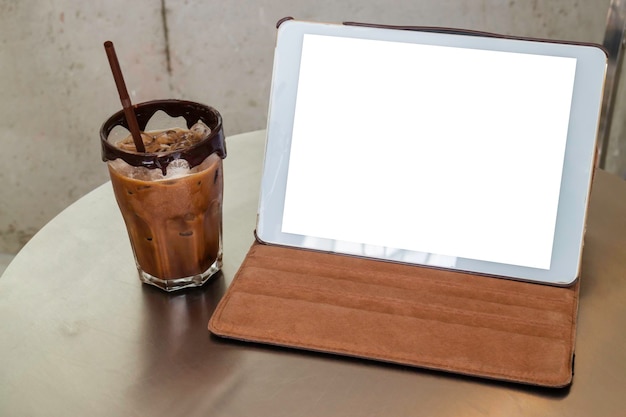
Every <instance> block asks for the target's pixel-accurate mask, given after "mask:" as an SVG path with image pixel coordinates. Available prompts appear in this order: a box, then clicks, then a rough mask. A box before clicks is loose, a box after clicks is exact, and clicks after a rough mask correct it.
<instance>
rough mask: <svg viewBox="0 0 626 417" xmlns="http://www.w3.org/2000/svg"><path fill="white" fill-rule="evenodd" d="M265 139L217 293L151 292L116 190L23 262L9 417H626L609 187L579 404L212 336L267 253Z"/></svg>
mask: <svg viewBox="0 0 626 417" xmlns="http://www.w3.org/2000/svg"><path fill="white" fill-rule="evenodd" d="M264 137H265V132H264V131H258V132H251V133H247V134H242V135H237V136H233V137H229V138H228V139H227V146H228V158H226V160H225V167H224V172H225V195H224V267H223V273H221V274H220V275H219V276H218V277H217V278H216V279H214V280H212V281H211V282H209V283H208V284H207V285H206V286H204V287H202V288H199V289H193V290H185V291H183V292H179V293H173V294H168V293H165V292H163V291H161V290H159V289H156V288H153V287H150V286H147V285H143V284H141V283H140V281H139V279H138V277H137V271H136V269H135V266H134V261H133V257H132V253H131V249H130V244H129V241H128V237H127V235H126V230H125V227H124V224H123V221H122V217H121V215H120V213H119V210H118V208H117V205H116V203H115V199H114V197H113V191H112V188H111V184H110V183H106V184H104V185H102V186H100V187H99V188H97V189H95V190H94V191H92V192H91V193H89V194H87V195H86V196H85V197H83V198H81V199H80V200H79V201H77V202H76V203H74V204H73V205H71V206H70V207H68V208H67V209H65V210H64V211H63V212H62V213H61V214H59V215H58V216H57V217H56V218H55V219H54V220H52V221H51V222H50V223H48V224H47V225H46V226H45V227H44V228H43V229H42V230H41V231H40V232H39V233H38V234H37V235H36V236H35V237H34V238H33V239H32V240H31V241H30V242H29V243H28V244H27V245H26V246H25V247H24V248H23V249H22V251H21V252H20V253H19V254H18V255H17V256H16V257H15V259H14V260H13V262H12V263H11V264H10V265H9V266H8V268H7V270H6V271H5V273H4V275H3V276H2V278H0V332H1V336H0V415H6V416H92V417H95V416H168V417H169V416H245V415H255V416H273V417H278V416H300V415H302V416H305V415H310V416H344V415H345V416H364V415H365V416H401V415H428V416H458V415H463V416H491V415H493V416H509V417H512V416H544V415H550V416H567V417H575V416H581V417H582V416H584V417H587V416H618V415H624V413H625V412H626V395H624V393H625V389H626V332H625V331H624V326H625V325H626V183H625V182H624V181H622V180H621V179H619V178H618V177H616V176H613V175H610V174H608V173H606V172H603V171H597V173H596V175H595V179H594V185H593V190H592V197H591V204H590V210H589V217H588V228H587V234H586V243H585V248H584V256H583V265H582V268H583V269H582V271H583V272H582V281H581V298H580V309H579V321H578V332H577V342H576V363H575V376H574V382H573V384H572V385H571V386H570V387H568V388H565V389H559V390H554V389H541V388H534V387H528V386H523V385H515V384H508V383H499V382H494V381H487V380H482V379H478V378H471V377H461V376H457V375H453V374H447V373H441V372H434V371H425V370H421V369H415V368H409V367H403V366H396V365H389V364H383V363H378V362H373V361H366V360H358V359H350V358H344V357H336V356H333V355H325V354H316V353H311V352H304V351H297V350H290V349H281V348H276V347H269V346H264V345H257V344H248V343H242V342H234V341H227V340H222V339H219V338H217V337H215V336H213V335H211V334H210V333H209V332H208V330H207V322H208V320H209V318H210V316H211V313H212V312H213V310H214V308H215V306H216V304H217V303H218V301H219V300H220V297H221V296H222V295H223V294H224V291H225V290H226V288H227V286H228V284H229V283H230V281H231V279H232V277H233V275H234V274H235V272H236V271H237V268H238V267H239V265H240V263H241V261H242V260H243V258H244V257H245V254H246V252H247V250H248V248H249V246H250V244H251V243H252V242H253V239H254V236H253V230H254V226H255V219H256V209H257V200H258V190H259V184H260V177H261V167H262V162H263V149H264ZM101 169H103V170H104V169H105V167H104V164H103V165H102V167H101Z"/></svg>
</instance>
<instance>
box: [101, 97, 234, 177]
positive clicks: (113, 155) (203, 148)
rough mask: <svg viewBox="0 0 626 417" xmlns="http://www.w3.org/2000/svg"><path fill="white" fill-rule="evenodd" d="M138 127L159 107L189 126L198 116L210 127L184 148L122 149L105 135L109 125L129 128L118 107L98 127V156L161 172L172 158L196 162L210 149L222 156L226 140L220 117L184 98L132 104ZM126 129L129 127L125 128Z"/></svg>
mask: <svg viewBox="0 0 626 417" xmlns="http://www.w3.org/2000/svg"><path fill="white" fill-rule="evenodd" d="M133 109H134V112H135V115H136V117H137V123H138V125H139V129H140V130H141V131H144V130H145V128H146V125H147V124H148V121H149V120H150V118H151V117H152V116H153V115H154V114H155V113H156V112H157V111H159V110H162V111H164V112H165V113H167V114H168V115H169V116H170V117H173V118H176V117H183V118H184V119H185V121H186V123H187V128H188V129H190V128H191V127H192V126H193V125H194V124H195V123H196V122H197V121H198V120H201V121H202V122H203V123H204V124H206V125H207V126H208V127H209V128H210V129H211V133H210V134H209V136H208V137H207V138H206V139H204V140H202V141H200V142H199V143H196V144H194V145H192V146H190V147H188V148H185V149H180V150H175V151H173V152H169V153H147V152H146V153H141V152H127V151H124V150H122V149H120V148H118V147H117V146H115V144H114V143H111V142H109V140H108V137H109V134H110V133H111V131H112V130H113V128H115V127H116V126H122V127H125V128H126V129H129V126H128V123H127V121H126V118H125V117H124V111H123V110H120V111H119V112H117V113H115V114H114V115H113V116H111V117H110V118H109V119H108V120H107V121H105V122H104V124H103V125H102V127H101V129H100V143H101V145H102V160H103V161H113V160H115V159H118V158H121V159H123V160H124V161H126V163H128V164H129V165H132V166H136V167H145V168H148V169H154V168H159V169H160V170H161V172H162V173H163V175H165V174H166V172H167V166H168V165H169V164H170V163H171V162H172V161H174V160H176V159H185V160H186V161H187V162H188V163H189V167H190V168H193V167H195V166H198V165H200V164H201V163H202V161H204V159H205V158H206V157H207V156H209V155H211V154H212V153H214V152H215V153H217V154H218V155H219V156H220V158H222V159H224V158H226V143H225V141H224V129H223V127H222V117H221V116H220V114H219V113H218V111H217V110H215V109H213V108H212V107H208V106H204V105H201V104H198V103H194V102H191V101H184V100H154V101H149V102H145V103H141V104H136V105H134V106H133ZM129 130H130V129H129Z"/></svg>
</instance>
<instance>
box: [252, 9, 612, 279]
mask: <svg viewBox="0 0 626 417" xmlns="http://www.w3.org/2000/svg"><path fill="white" fill-rule="evenodd" d="M305 34H314V35H324V36H335V37H348V38H357V39H372V40H384V41H390V42H405V43H406V42H408V43H418V44H425V45H439V46H451V47H457V48H470V49H479V50H489V51H503V52H515V53H525V54H535V55H546V56H557V57H571V58H575V59H576V71H575V78H574V88H573V97H572V105H571V109H570V117H569V126H568V133H567V141H566V145H565V155H564V163H563V171H562V180H561V188H560V195H559V201H558V211H557V218H556V226H555V235H554V236H555V237H554V241H553V250H552V256H551V264H550V268H549V269H540V268H530V267H524V266H517V265H507V264H502V263H495V262H486V261H478V260H472V259H464V258H458V257H457V258H452V259H451V258H450V257H447V256H441V255H439V254H434V253H423V252H411V251H408V250H398V249H395V248H390V247H372V246H371V245H365V244H359V243H349V242H341V241H334V240H330V239H323V238H317V237H314V236H302V235H295V234H289V233H283V232H282V231H281V224H282V218H283V210H284V204H285V192H286V184H287V173H288V168H289V157H290V149H291V139H292V130H293V125H294V117H295V107H296V106H295V104H296V97H297V87H298V79H299V69H300V59H301V53H302V42H303V37H304V35H305ZM606 61H607V57H606V54H605V52H604V51H603V50H602V49H601V48H599V47H596V46H591V45H578V44H568V43H557V42H548V41H543V40H541V41H539V40H537V41H535V40H528V39H524V40H520V39H511V38H497V37H489V36H475V35H473V36H469V35H464V34H451V33H434V32H428V31H407V30H395V29H389V28H377V27H360V26H346V25H339V24H325V23H312V22H302V21H294V20H289V21H285V22H283V23H282V24H281V25H280V27H279V29H278V36H277V43H276V49H275V57H274V69H273V76H272V89H271V94H270V102H269V115H268V124H267V142H266V150H265V162H264V168H263V179H262V184H261V195H260V201H259V210H258V219H257V229H256V235H257V238H258V240H259V241H261V242H264V243H267V244H277V245H284V246H290V247H299V248H306V249H312V250H319V251H325V252H330V253H341V254H346V255H356V256H364V257H371V258H375V259H381V260H387V261H395V262H403V263H411V264H417V265H426V266H433V267H443V268H447V269H453V270H460V271H465V272H470V273H477V274H484V275H492V276H498V277H505V278H510V279H517V280H525V281H532V282H539V283H547V284H552V285H569V284H571V283H573V282H574V281H575V280H576V279H577V278H578V276H579V274H580V264H581V256H582V245H583V237H584V228H585V220H586V211H587V205H588V198H589V192H590V186H591V180H592V175H593V168H594V160H595V150H596V133H597V127H598V122H599V112H600V104H601V99H602V90H603V84H604V74H605V70H606ZM331 151H332V150H331V149H320V154H319V155H312V157H313V158H319V159H320V164H321V165H323V154H324V152H331ZM540 151H541V150H538V152H540Z"/></svg>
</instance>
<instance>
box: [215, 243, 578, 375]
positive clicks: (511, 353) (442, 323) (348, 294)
mask: <svg viewBox="0 0 626 417" xmlns="http://www.w3.org/2000/svg"><path fill="white" fill-rule="evenodd" d="M578 294H579V285H578V281H577V282H576V283H575V284H573V285H572V286H570V287H553V286H547V285H541V284H533V283H527V282H519V281H512V280H507V279H499V278H493V277H486V276H479V275H472V274H467V273H460V272H452V271H447V270H441V269H433V268H427V267H420V266H413V265H403V264H397V263H392V262H384V261H376V260H371V259H364V258H358V257H352V256H345V255H335V254H327V253H320V252H314V251H309V250H305V249H293V248H285V247H279V246H272V245H265V244H260V243H258V242H255V243H254V244H253V245H252V247H251V248H250V250H249V252H248V254H247V256H246V258H245V260H244V262H243V264H242V265H241V267H240V269H239V271H238V272H237V274H236V276H235V278H234V280H233V282H232V284H231V285H230V287H229V289H228V291H227V293H226V295H225V296H224V297H223V299H222V300H221V302H220V303H219V305H218V307H217V309H216V310H215V312H214V314H213V316H212V317H211V320H210V322H209V330H210V331H211V332H213V333H214V334H216V335H218V336H223V337H228V338H233V339H239V340H244V341H252V342H260V343H267V344H272V345H278V346H286V347H292V348H299V349H307V350H312V351H318V352H328V353H333V354H338V355H346V356H354V357H360V358H369V359H374V360H378V361H384V362H392V363H397V364H404V365H411V366H416V367H422V368H428V369H436V370H442V371H449V372H454V373H459V374H465V375H473V376H479V377H484V378H491V379H498V380H505V381H512V382H519V383H525V384H532V385H540V386H546V387H563V386H566V385H568V384H569V383H570V382H571V380H572V367H573V352H574V341H575V331H576V317H577V309H578Z"/></svg>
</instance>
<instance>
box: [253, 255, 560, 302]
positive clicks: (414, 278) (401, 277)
mask: <svg viewBox="0 0 626 417" xmlns="http://www.w3.org/2000/svg"><path fill="white" fill-rule="evenodd" d="M252 258H253V259H254V261H257V259H258V258H266V259H268V260H270V262H272V263H273V266H272V269H273V270H281V271H284V272H297V270H307V268H306V266H304V265H307V264H308V265H314V266H316V267H317V268H319V263H318V262H314V261H306V260H298V261H297V262H293V263H292V264H286V265H285V267H280V266H279V265H280V264H279V263H277V262H276V261H275V259H279V260H280V261H282V262H283V263H284V262H285V258H283V257H277V256H267V255H265V254H259V253H258V252H257V253H255V254H254V255H253V257H252ZM327 265H328V270H331V269H332V270H334V271H342V272H343V274H344V275H345V276H346V277H349V278H342V277H338V276H337V277H336V276H333V277H332V278H334V279H342V280H346V281H351V280H352V281H357V280H358V281H359V282H364V281H367V282H370V281H376V278H371V277H372V276H373V274H376V275H377V277H381V278H378V280H380V279H382V277H383V276H385V275H387V276H389V275H391V274H390V273H385V272H372V271H369V272H368V274H372V275H370V277H368V276H367V274H364V273H362V272H358V273H355V272H354V270H353V269H352V268H349V267H343V266H339V265H334V264H327ZM255 267H262V266H256V265H255ZM414 268H417V269H418V270H419V269H424V268H421V267H419V266H416V267H414ZM272 269H269V268H268V270H272ZM309 270H310V268H309ZM449 273H450V274H455V272H449ZM320 276H323V275H322V274H320ZM481 278H485V279H501V278H486V277H481ZM434 279H435V278H431V277H420V276H418V275H415V274H413V275H409V274H406V273H398V272H397V271H394V272H393V280H394V281H395V282H398V281H402V282H403V283H409V284H414V285H417V284H416V282H420V283H422V282H426V283H427V285H431V286H437V287H448V288H455V289H459V290H463V289H465V288H467V287H468V285H467V284H465V283H454V282H451V280H446V281H442V280H437V281H436V284H433V283H432V281H433V280H434ZM429 281H430V283H429ZM532 285H537V284H532ZM395 287H397V288H406V287H401V286H397V285H396V286H395ZM407 289H411V288H410V287H409V288H407ZM551 289H552V288H551ZM554 290H562V288H554ZM480 291H481V293H482V294H489V295H492V296H493V297H494V298H497V296H498V295H502V294H504V295H507V296H511V295H515V294H513V293H512V292H511V291H503V290H500V289H495V288H482V289H480ZM518 296H519V298H520V299H527V298H532V299H536V300H538V301H550V302H551V303H558V304H563V305H568V304H569V303H570V300H563V299H555V298H551V297H546V296H540V295H537V294H519V295H518ZM476 299H479V300H482V298H476Z"/></svg>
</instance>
